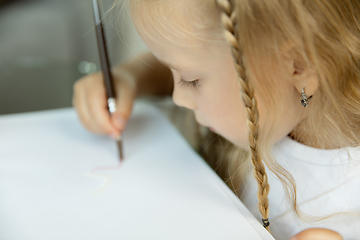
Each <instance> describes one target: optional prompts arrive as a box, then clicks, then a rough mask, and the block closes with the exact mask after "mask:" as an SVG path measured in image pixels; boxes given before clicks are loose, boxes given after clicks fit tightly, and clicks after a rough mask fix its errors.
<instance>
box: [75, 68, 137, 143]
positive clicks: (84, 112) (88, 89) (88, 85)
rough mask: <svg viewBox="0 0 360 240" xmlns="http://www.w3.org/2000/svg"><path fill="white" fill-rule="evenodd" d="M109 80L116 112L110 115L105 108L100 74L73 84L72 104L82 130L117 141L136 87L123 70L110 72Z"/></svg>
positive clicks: (102, 81) (130, 107)
mask: <svg viewBox="0 0 360 240" xmlns="http://www.w3.org/2000/svg"><path fill="white" fill-rule="evenodd" d="M113 80H114V88H115V92H116V95H117V99H116V101H117V105H116V112H115V113H113V114H112V115H111V116H110V114H109V111H108V108H107V97H106V90H105V85H104V80H103V75H102V73H101V72H98V73H94V74H91V75H88V76H85V77H83V78H81V79H79V80H78V81H77V82H76V83H75V85H74V95H73V105H74V107H75V109H76V111H77V114H78V116H79V119H80V121H81V122H82V124H83V125H84V126H85V128H86V129H88V130H89V131H91V132H94V133H98V134H107V135H110V136H112V137H113V138H117V137H118V136H119V135H120V133H121V132H122V131H123V130H124V128H125V125H126V122H127V120H128V118H129V117H130V115H131V110H132V104H133V101H134V99H135V95H136V86H135V85H136V84H135V80H134V79H133V78H132V76H131V75H130V74H129V73H126V72H125V71H124V72H121V71H119V70H117V71H116V73H114V72H113Z"/></svg>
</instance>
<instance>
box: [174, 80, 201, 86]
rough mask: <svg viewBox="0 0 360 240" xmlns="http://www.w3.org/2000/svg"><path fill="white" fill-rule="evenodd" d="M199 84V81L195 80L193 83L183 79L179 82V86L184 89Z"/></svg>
mask: <svg viewBox="0 0 360 240" xmlns="http://www.w3.org/2000/svg"><path fill="white" fill-rule="evenodd" d="M198 82H199V79H196V80H194V81H185V80H184V79H181V80H180V83H179V84H180V86H184V87H197V85H198Z"/></svg>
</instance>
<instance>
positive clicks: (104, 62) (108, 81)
mask: <svg viewBox="0 0 360 240" xmlns="http://www.w3.org/2000/svg"><path fill="white" fill-rule="evenodd" d="M92 4H93V10H94V17H95V24H96V25H95V26H96V28H95V29H96V38H97V43H98V49H99V55H100V64H101V69H102V72H103V76H104V81H105V87H106V94H107V98H108V109H109V112H110V114H113V113H114V112H115V111H116V101H115V99H116V93H115V91H114V82H113V78H112V75H111V70H110V63H109V58H108V54H107V49H106V41H105V34H104V28H103V25H102V22H101V14H100V10H99V4H98V2H97V0H92ZM117 147H118V151H119V157H120V160H123V148H122V135H120V136H119V138H118V139H117Z"/></svg>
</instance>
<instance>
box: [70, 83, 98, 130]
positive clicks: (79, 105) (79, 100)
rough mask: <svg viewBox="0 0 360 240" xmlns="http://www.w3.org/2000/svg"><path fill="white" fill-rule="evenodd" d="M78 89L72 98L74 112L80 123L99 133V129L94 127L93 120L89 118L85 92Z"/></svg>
mask: <svg viewBox="0 0 360 240" xmlns="http://www.w3.org/2000/svg"><path fill="white" fill-rule="evenodd" d="M82 90H83V91H78V92H77V93H76V94H75V95H74V98H73V105H74V107H75V109H76V113H77V115H78V118H79V120H80V122H81V123H82V125H83V126H84V127H85V128H86V129H87V130H89V131H90V132H93V133H101V131H100V129H98V128H97V127H96V125H95V124H94V122H93V121H92V120H91V116H90V112H89V107H88V104H87V101H86V92H85V91H84V89H82Z"/></svg>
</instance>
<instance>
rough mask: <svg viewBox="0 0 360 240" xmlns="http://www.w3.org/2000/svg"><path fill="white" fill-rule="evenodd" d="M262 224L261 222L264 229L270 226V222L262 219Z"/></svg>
mask: <svg viewBox="0 0 360 240" xmlns="http://www.w3.org/2000/svg"><path fill="white" fill-rule="evenodd" d="M262 222H263V226H264V228H267V227H268V226H270V222H269V219H268V218H267V219H262Z"/></svg>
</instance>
